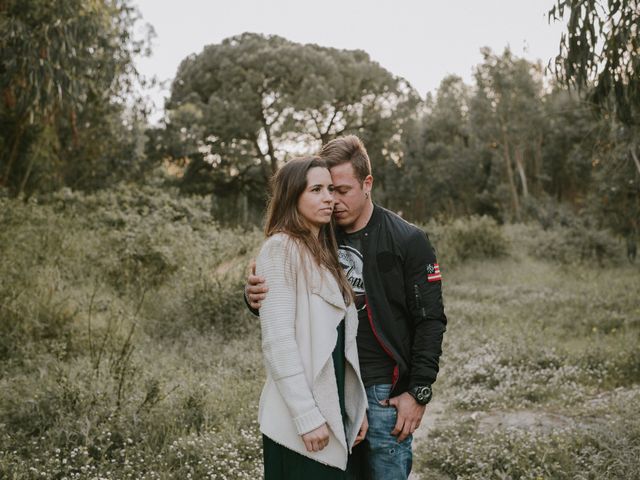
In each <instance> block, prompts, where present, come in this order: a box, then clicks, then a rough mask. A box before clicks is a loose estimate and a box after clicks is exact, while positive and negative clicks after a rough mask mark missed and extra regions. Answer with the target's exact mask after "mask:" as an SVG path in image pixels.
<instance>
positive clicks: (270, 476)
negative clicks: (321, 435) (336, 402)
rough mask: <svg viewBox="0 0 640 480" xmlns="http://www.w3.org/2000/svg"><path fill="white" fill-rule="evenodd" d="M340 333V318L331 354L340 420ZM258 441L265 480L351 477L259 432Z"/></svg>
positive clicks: (342, 407) (342, 374)
mask: <svg viewBox="0 0 640 480" xmlns="http://www.w3.org/2000/svg"><path fill="white" fill-rule="evenodd" d="M344 335H345V334H344V320H342V322H340V325H338V341H337V342H336V347H335V349H334V350H333V354H332V355H333V366H334V369H335V372H336V382H337V384H338V397H339V398H340V411H341V412H342V420H343V423H344V421H345V419H346V410H345V403H344V378H345V356H344ZM262 444H263V452H264V479H265V480H301V479H304V480H347V479H349V478H352V477H350V476H349V473H348V472H344V471H342V470H340V469H339V468H336V467H331V466H329V465H325V464H323V463H320V462H316V461H315V460H313V459H311V458H308V457H305V456H304V455H300V454H299V453H297V452H294V451H293V450H289V449H288V448H287V447H284V446H282V445H280V444H278V443H276V442H274V441H273V440H271V439H270V438H269V437H267V436H266V435H263V436H262Z"/></svg>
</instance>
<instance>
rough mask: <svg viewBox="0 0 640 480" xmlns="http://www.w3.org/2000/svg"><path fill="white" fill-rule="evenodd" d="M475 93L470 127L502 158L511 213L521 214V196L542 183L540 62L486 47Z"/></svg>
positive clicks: (476, 73) (471, 106)
mask: <svg viewBox="0 0 640 480" xmlns="http://www.w3.org/2000/svg"><path fill="white" fill-rule="evenodd" d="M482 55H483V57H484V61H483V63H482V64H480V65H479V66H478V67H477V68H476V72H475V78H476V85H477V89H476V93H475V95H474V97H473V99H472V101H471V104H470V115H471V123H472V129H473V131H474V132H475V134H476V135H477V137H478V138H479V139H480V140H481V141H483V142H484V144H485V145H486V146H489V147H491V148H493V149H494V150H495V152H496V155H497V156H498V157H499V158H501V160H502V166H503V172H504V175H505V179H506V181H507V185H508V196H509V198H510V203H511V208H510V211H511V212H510V215H509V216H510V217H511V218H512V219H515V220H521V219H522V211H521V210H522V199H527V197H528V196H529V195H530V194H531V193H532V192H539V191H540V190H541V188H542V186H541V183H540V179H541V168H542V154H541V147H542V141H543V137H542V131H543V130H542V124H543V116H542V96H543V93H544V92H543V88H542V67H541V66H540V65H539V64H532V63H530V62H528V61H526V60H524V59H519V58H516V57H514V56H513V55H512V53H511V51H510V50H509V49H508V48H507V49H505V51H504V53H503V54H502V55H499V56H498V55H494V54H493V52H491V50H490V49H488V48H485V49H482Z"/></svg>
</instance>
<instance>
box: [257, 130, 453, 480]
mask: <svg viewBox="0 0 640 480" xmlns="http://www.w3.org/2000/svg"><path fill="white" fill-rule="evenodd" d="M372 186H373V177H372V176H371V165H370V161H369V157H368V155H367V152H366V149H365V148H364V145H363V144H362V142H361V141H360V139H358V138H357V137H356V136H353V135H350V136H344V137H339V138H336V139H335V140H332V141H331V142H329V143H328V144H326V145H325V146H324V147H323V148H322V150H321V152H320V155H319V156H317V157H305V158H298V159H294V160H291V161H290V162H288V163H287V164H286V165H284V166H283V167H282V168H281V169H280V170H279V171H278V173H277V174H276V175H275V176H274V177H273V179H272V196H271V199H270V201H269V206H268V209H267V217H266V222H265V234H266V236H267V239H266V241H265V242H264V244H263V246H262V249H261V251H260V254H259V256H258V258H257V260H256V271H255V274H252V275H250V276H249V278H248V285H247V288H246V299H247V302H248V304H249V306H250V307H251V308H252V310H253V311H254V313H258V312H259V315H260V321H261V326H262V347H263V356H264V362H265V369H266V374H267V380H266V383H265V386H264V389H263V391H262V395H261V398H260V407H259V422H260V430H261V432H262V433H263V449H264V468H265V480H276V479H277V480H287V479H291V480H293V479H304V480H312V479H323V480H333V479H373V480H396V479H403V480H406V479H407V478H408V476H409V473H410V471H411V464H412V452H411V441H412V434H413V433H414V431H415V430H416V429H417V428H418V427H419V426H420V422H421V420H422V418H423V415H424V413H425V408H426V405H427V403H428V402H429V401H430V400H431V396H432V391H431V385H432V384H433V383H434V382H435V380H436V376H437V373H438V362H439V358H440V354H441V346H442V338H443V334H444V331H445V327H446V321H447V320H446V317H445V314H444V308H443V304H442V291H441V276H440V271H439V267H438V263H437V261H436V257H435V253H434V250H433V248H432V246H431V244H430V243H429V240H428V238H427V236H426V235H425V234H424V232H423V231H422V230H420V229H419V228H417V227H415V226H414V225H412V224H409V223H407V222H406V221H404V220H402V219H401V218H400V217H398V216H397V215H395V214H393V213H391V212H390V211H388V210H385V209H384V208H382V207H380V206H378V205H375V204H374V203H373V201H372V199H371V189H372Z"/></svg>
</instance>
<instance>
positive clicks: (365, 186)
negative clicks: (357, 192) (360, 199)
mask: <svg viewBox="0 0 640 480" xmlns="http://www.w3.org/2000/svg"><path fill="white" fill-rule="evenodd" d="M372 188H373V177H372V176H371V175H367V178H365V179H364V181H363V182H362V190H364V191H365V192H371V189H372Z"/></svg>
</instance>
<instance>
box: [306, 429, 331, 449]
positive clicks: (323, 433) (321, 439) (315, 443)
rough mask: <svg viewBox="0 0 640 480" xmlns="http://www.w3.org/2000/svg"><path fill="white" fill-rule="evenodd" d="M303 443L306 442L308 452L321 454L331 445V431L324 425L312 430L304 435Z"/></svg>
mask: <svg viewBox="0 0 640 480" xmlns="http://www.w3.org/2000/svg"><path fill="white" fill-rule="evenodd" d="M302 441H303V442H304V446H305V447H306V449H307V452H319V451H320V450H322V449H323V448H324V447H326V446H327V445H329V429H328V428H327V424H326V423H323V424H322V425H320V426H319V427H318V428H316V429H315V430H311V431H310V432H308V433H305V434H304V435H302Z"/></svg>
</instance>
